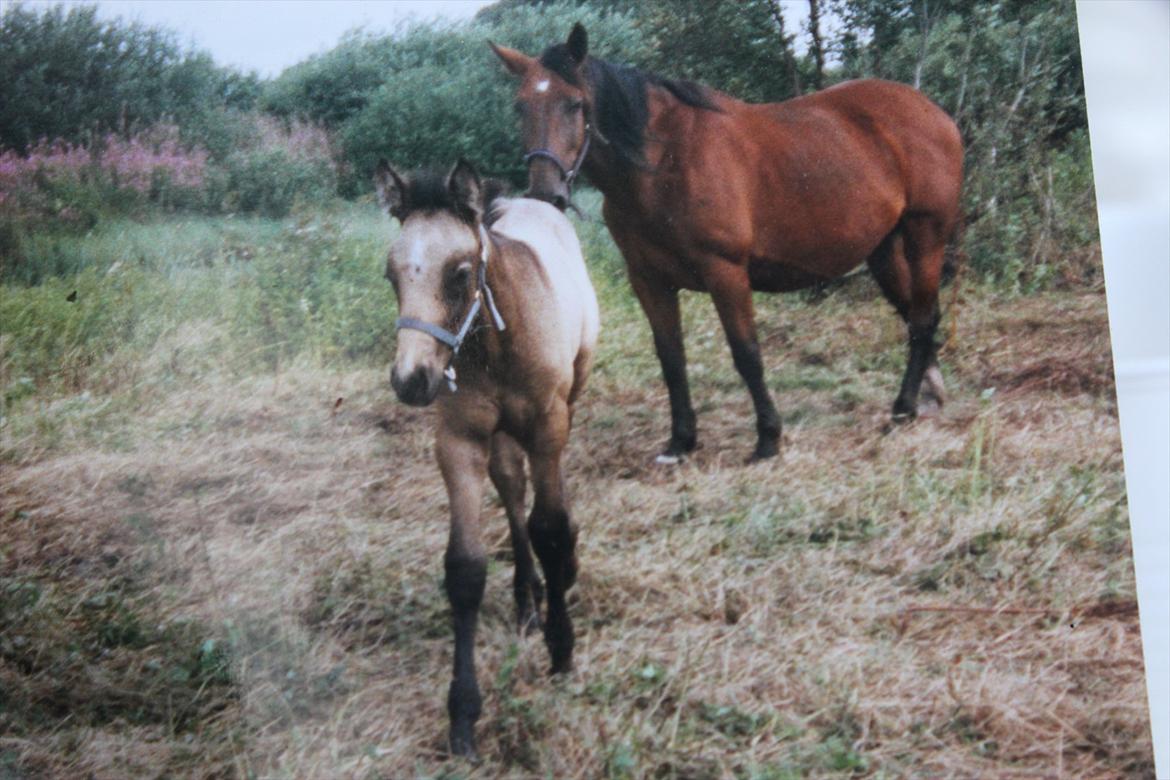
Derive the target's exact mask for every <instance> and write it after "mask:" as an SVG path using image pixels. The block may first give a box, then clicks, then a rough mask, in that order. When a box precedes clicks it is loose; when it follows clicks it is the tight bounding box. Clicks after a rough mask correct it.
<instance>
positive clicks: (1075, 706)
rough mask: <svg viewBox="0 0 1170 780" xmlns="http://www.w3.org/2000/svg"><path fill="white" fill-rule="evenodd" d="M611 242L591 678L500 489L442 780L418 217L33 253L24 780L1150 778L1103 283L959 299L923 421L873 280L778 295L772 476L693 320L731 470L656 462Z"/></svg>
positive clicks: (24, 484)
mask: <svg viewBox="0 0 1170 780" xmlns="http://www.w3.org/2000/svg"><path fill="white" fill-rule="evenodd" d="M589 205H590V206H591V208H590V209H587V210H589V211H593V212H595V211H596V208H595V207H596V202H595V200H593V201H589ZM579 228H580V232H581V235H582V239H583V242H584V244H585V247H586V255H587V257H589V259H590V262H591V271H592V276H593V279H594V282H595V284H596V286H597V287H598V290H599V293H600V297H601V300H602V310H603V328H602V337H601V344H600V348H599V356H598V360H597V364H596V369H595V371H594V374H593V377H592V379H591V382H590V386H589V387H588V389H587V390H586V392H585V394H584V396H583V398H582V401H581V403H580V406H579V411H578V414H577V417H576V427H575V431H574V435H573V438H572V443H571V447H570V453H569V458H568V482H569V487H570V493H571V495H572V500H573V507H574V514H575V516H576V518H577V520H578V522H579V523H580V526H581V535H580V562H581V574H580V578H579V582H578V585H577V586H576V588H575V589H574V591H573V592H572V600H571V606H570V609H571V613H572V615H573V618H574V620H575V623H576V629H577V634H578V640H577V656H576V669H575V670H574V672H573V673H572V674H570V675H568V676H567V677H565V678H564V679H558V680H550V679H549V678H547V677H546V676H545V675H544V670H545V669H546V667H547V656H546V652H545V649H544V647H543V644H542V642H541V641H540V639H539V638H538V637H531V638H527V639H520V638H519V637H517V636H516V635H515V633H514V632H513V629H512V604H511V588H510V581H511V579H510V578H511V567H510V564H509V560H508V559H509V557H510V551H509V545H508V542H507V538H506V530H507V526H506V522H505V520H504V517H503V511H502V509H501V507H500V506H499V504H498V502H497V501H495V497H494V495H493V496H491V498H490V500H489V502H488V504H487V506H486V508H485V521H486V523H487V525H488V527H489V529H490V530H489V538H490V539H491V540H492V542H491V544H492V547H493V549H494V555H493V563H492V566H491V568H490V570H489V579H488V592H487V594H486V596H485V602H484V608H483V616H482V619H481V624H480V633H479V642H478V660H479V669H480V683H481V686H482V688H483V690H484V694H485V706H484V715H483V718H482V719H481V721H480V723H479V728H478V734H479V741H480V750H481V753H482V755H483V760H482V762H481V763H480V764H479V765H475V766H473V765H470V764H467V763H464V762H453V761H447V760H445V758H444V756H443V741H444V737H445V730H446V714H445V707H444V700H445V692H446V686H447V681H448V675H449V673H450V656H451V636H450V628H449V625H448V612H447V607H446V599H445V597H444V595H443V593H442V589H441V578H442V564H441V556H442V550H443V548H444V546H445V542H446V525H447V520H446V498H445V494H444V491H443V488H442V484H441V480H440V478H439V475H438V471H437V469H436V468H435V466H434V465H433V462H432V459H431V455H430V447H431V427H432V416H431V413H430V412H429V411H419V410H415V409H409V408H406V407H404V406H402V405H400V404H398V403H396V402H395V400H394V398H393V394H392V392H391V391H390V390H389V387H388V382H387V371H388V367H389V365H390V362H391V359H392V354H393V334H392V333H391V328H390V323H391V322H392V318H393V300H392V294H391V291H390V289H389V285H388V284H386V283H385V282H384V281H383V280H382V278H381V263H382V257H383V253H384V248H385V246H386V245H387V244H388V241H389V238H390V235H391V228H390V226H389V221H388V220H387V219H385V218H384V217H383V216H381V215H379V214H378V213H377V212H376V211H375V210H374V209H373V207H372V206H368V205H367V206H358V207H339V208H338V210H336V211H334V212H329V213H314V214H312V215H304V216H302V217H300V218H295V219H291V220H288V221H284V222H268V221H248V220H241V219H231V218H223V219H216V220H211V219H189V220H188V219H172V220H166V221H158V222H152V223H148V224H137V223H131V222H118V223H110V224H103V225H102V226H100V227H99V229H98V230H97V231H96V232H95V233H94V234H92V235H90V236H87V237H84V238H61V239H49V238H44V239H38V240H37V241H36V242H35V243H29V244H26V245H25V246H24V247H23V249H22V253H23V254H22V262H41V263H47V262H50V261H51V262H52V263H55V264H56V266H54V267H57V268H60V269H65V270H66V272H65V273H64V275H61V276H58V277H55V278H53V279H51V280H49V281H46V282H44V283H43V284H41V285H40V286H37V287H33V288H24V287H18V286H12V285H8V286H4V287H3V288H0V323H2V330H0V380H2V384H3V391H4V409H3V414H4V417H3V421H2V428H0V434H2V442H0V468H2V469H3V480H2V483H0V502H2V504H3V508H2V511H0V523H3V532H2V534H0V777H93V778H99V779H100V778H121V777H127V776H144V777H155V776H158V777H163V776H167V777H172V776H191V777H205V776H206V777H213V776H223V777H258V778H259V777H279V778H286V777H287V778H334V777H362V778H365V777H371V778H372V777H385V778H412V777H415V778H448V779H453V778H494V777H508V778H613V779H617V778H694V779H698V778H736V779H737V780H748V779H749V778H751V779H753V780H777V779H778V778H798V777H806V776H837V777H849V776H864V777H903V776H931V777H973V776H995V777H1040V776H1044V777H1052V776H1093V777H1111V776H1114V777H1122V776H1125V777H1129V776H1152V774H1153V764H1152V756H1151V749H1150V742H1149V726H1148V716H1147V710H1146V703H1145V688H1144V682H1143V670H1142V656H1141V641H1140V636H1139V633H1138V615H1137V606H1136V601H1135V597H1134V580H1133V569H1132V558H1131V552H1130V541H1129V538H1130V537H1129V524H1128V515H1127V512H1126V506H1125V495H1124V482H1123V479H1122V460H1121V445H1120V440H1119V436H1118V427H1117V411H1116V403H1115V398H1114V390H1113V379H1112V363H1111V359H1110V354H1109V339H1108V326H1107V320H1106V313H1105V299H1104V292H1103V289H1101V288H1100V287H1096V288H1086V287H1083V286H1081V287H1076V286H1073V287H1070V288H1068V289H1065V290H1063V291H1058V292H1049V293H1045V294H1041V295H1036V296H1030V297H1019V296H1008V295H1002V294H999V293H996V292H995V291H993V290H990V289H985V288H981V287H980V286H979V285H977V284H976V283H974V282H972V281H970V280H967V281H964V282H963V283H962V285H961V287H960V288H959V290H958V291H957V292H956V291H955V290H954V288H951V289H949V290H948V291H947V292H946V293H945V296H946V299H947V306H948V311H947V316H946V319H945V320H944V327H943V331H944V332H945V333H946V334H947V343H946V345H945V347H944V350H943V353H942V364H943V370H944V373H945V374H946V377H947V381H948V385H949V390H950V394H951V401H950V403H949V405H948V406H947V407H946V408H945V409H944V412H943V414H942V415H941V416H940V417H938V418H935V419H930V420H923V421H919V422H917V423H915V424H913V425H910V426H906V427H900V428H897V429H894V430H890V429H889V428H888V425H887V421H888V410H889V405H890V402H891V401H892V399H893V396H894V394H895V392H896V388H897V383H898V381H899V380H900V377H901V370H902V367H903V365H904V354H905V343H904V331H903V329H902V327H901V325H900V324H899V323H898V322H897V321H896V318H895V316H894V315H893V313H892V311H891V310H890V309H889V307H888V306H887V305H886V304H885V303H884V302H882V301H881V300H880V296H879V295H878V294H877V292H876V290H875V288H874V287H873V285H872V284H871V283H870V282H869V281H868V279H867V278H866V277H865V276H864V275H862V276H858V277H855V278H853V279H852V280H850V281H849V282H848V284H846V285H845V286H843V287H841V288H839V289H836V290H835V291H833V293H832V294H831V295H830V296H829V297H828V298H827V299H825V300H822V301H819V302H812V301H810V300H808V299H807V298H805V297H802V296H797V295H790V296H769V297H760V298H759V299H758V305H759V322H760V328H761V341H762V343H763V349H764V354H765V358H766V364H767V366H768V368H769V372H768V377H769V384H770V386H771V388H772V390H773V392H774V393H775V395H776V399H777V402H778V405H779V407H780V409H781V411H782V414H783V417H784V424H785V436H784V448H783V454H782V456H781V457H779V458H777V459H774V460H772V461H769V462H765V463H761V464H757V465H752V466H745V465H742V461H743V459H744V458H745V457H746V456H747V455H748V454H749V452H750V449H751V446H752V444H753V443H754V425H753V419H752V416H751V406H750V402H749V399H748V396H747V393H746V391H745V390H744V388H743V387H742V385H741V383H740V382H739V380H738V378H737V377H736V375H735V372H734V370H733V368H732V366H731V360H730V356H729V354H728V351H727V349H726V347H725V346H724V343H723V339H722V335H721V333H720V331H719V328H718V324H717V320H716V317H715V316H714V312H713V310H712V307H711V305H710V302H709V300H707V299H705V298H703V297H701V296H687V297H686V298H685V321H686V333H687V339H688V340H687V347H688V350H689V357H690V364H691V372H690V375H691V379H692V391H693V395H694V398H695V401H696V404H697V407H698V411H699V424H700V439H701V442H702V448H701V449H700V450H699V451H698V452H697V453H696V455H695V457H694V458H692V459H691V460H690V461H688V462H687V463H685V464H684V465H682V466H681V467H678V468H673V469H663V468H658V467H654V466H653V465H652V464H651V459H652V456H653V455H654V454H655V453H656V452H657V448H658V447H659V446H660V445H661V443H662V442H663V441H664V439H665V437H666V431H667V422H668V420H667V413H666V393H665V389H664V387H663V386H662V384H661V382H660V381H659V378H658V376H659V375H658V366H657V363H656V361H655V359H654V357H653V354H652V350H651V349H650V336H649V330H648V327H647V326H646V324H645V322H644V319H643V318H642V316H641V314H640V312H639V310H638V308H637V305H636V303H635V302H634V300H633V297H632V295H631V294H630V292H629V290H628V287H627V285H626V282H625V279H624V277H623V272H622V270H621V264H620V259H619V258H618V257H617V255H616V252H615V250H614V249H613V247H612V244H611V243H610V242H609V239H608V237H607V235H606V233H605V231H604V229H603V228H602V227H601V226H600V225H599V224H598V223H597V222H596V221H595V220H594V221H591V222H585V223H581V224H580V226H579ZM46 258H48V259H46ZM73 293H76V295H72V294H73ZM71 297H72V298H74V300H73V301H69V300H68V299H69V298H71Z"/></svg>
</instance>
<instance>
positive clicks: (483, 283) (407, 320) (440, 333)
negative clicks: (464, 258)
mask: <svg viewBox="0 0 1170 780" xmlns="http://www.w3.org/2000/svg"><path fill="white" fill-rule="evenodd" d="M479 244H480V250H479V271H478V272H477V273H476V282H475V297H474V298H473V299H472V301H471V308H469V309H468V310H467V314H465V315H464V317H463V322H462V323H461V324H460V325H459V331H458V332H457V333H452V332H451V331H449V330H447V329H446V328H443V327H440V326H439V325H435V324H434V323H431V322H427V321H426V320H420V319H416V318H415V317H399V318H398V319H397V320H396V321H395V322H394V327H396V328H398V329H399V330H402V329H403V328H407V329H409V330H421V331H422V332H423V333H426V334H427V335H428V336H431V337H433V338H434V339H435V340H436V341H439V342H440V343H442V344H445V345H447V346H448V347H450V348H451V359H450V360H449V361H447V367H446V368H445V369H444V370H443V376H445V377H446V378H447V387H449V388H450V389H451V392H452V393H453V392H455V391H456V390H457V389H458V387H457V386H456V385H455V366H454V362H455V357H456V356H457V355H458V354H459V349H460V348H461V347H462V346H463V342H464V341H465V340H466V339H467V334H468V333H470V332H471V326H472V325H473V324H475V319H476V317H478V316H479V312H480V309H482V308H483V304H484V301H485V300H486V301H487V307H488V311H489V312H490V313H491V318H490V319H491V323H492V325H494V326H495V328H496V330H499V331H502V330H505V325H504V318H503V317H501V316H500V310H499V309H497V308H496V299H495V298H494V297H493V296H492V288H490V287H488V283H487V264H488V254H489V253H490V251H491V240H490V239H489V238H488V234H487V230H485V229H484V227H483V225H482V224H481V225H480V226H479Z"/></svg>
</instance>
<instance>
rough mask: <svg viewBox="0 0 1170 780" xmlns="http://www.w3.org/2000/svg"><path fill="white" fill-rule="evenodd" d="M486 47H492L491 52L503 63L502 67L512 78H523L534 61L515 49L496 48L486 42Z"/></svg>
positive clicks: (489, 42)
mask: <svg viewBox="0 0 1170 780" xmlns="http://www.w3.org/2000/svg"><path fill="white" fill-rule="evenodd" d="M488 46H491V47H492V51H494V52H495V53H496V56H497V57H499V58H500V61H501V62H503V63H504V67H505V68H507V69H508V71H509V72H510V73H511V74H512V75H513V76H523V75H524V74H525V73H527V72H528V69H529V68H530V67H532V63H533V62H534V60H533V59H532V58H531V57H529V56H528V55H527V54H522V53H520V52H518V51H516V50H515V49H509V48H508V47H507V46H497V45H495V44H494V43H492V42H491V41H488Z"/></svg>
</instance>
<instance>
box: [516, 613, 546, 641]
mask: <svg viewBox="0 0 1170 780" xmlns="http://www.w3.org/2000/svg"><path fill="white" fill-rule="evenodd" d="M540 629H541V625H540V612H538V611H537V610H535V609H530V610H529V611H528V612H527V613H523V614H520V615H517V616H516V630H517V631H518V632H519V633H520V636H532V635H533V634H534V633H536V632H537V631H539V630H540Z"/></svg>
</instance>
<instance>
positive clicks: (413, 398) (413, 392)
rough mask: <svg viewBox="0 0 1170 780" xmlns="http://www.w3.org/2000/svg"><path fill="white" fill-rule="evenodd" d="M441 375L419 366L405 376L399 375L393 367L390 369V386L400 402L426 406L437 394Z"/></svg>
mask: <svg viewBox="0 0 1170 780" xmlns="http://www.w3.org/2000/svg"><path fill="white" fill-rule="evenodd" d="M441 376H442V375H441V374H438V373H435V372H431V371H427V370H426V369H425V368H422V367H421V366H420V367H418V368H416V369H414V370H413V371H411V372H410V373H409V374H408V375H406V376H399V374H398V369H397V368H394V369H392V370H391V371H390V386H391V387H393V388H394V393H395V394H396V395H397V396H398V400H399V401H402V403H404V404H407V405H408V406H428V405H429V404H430V403H431V402H432V401H434V400H435V396H437V395H438V394H439V379H440V378H441Z"/></svg>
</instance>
